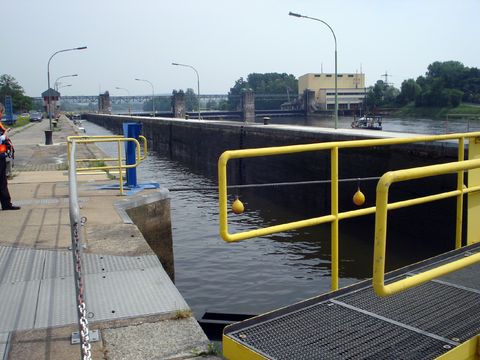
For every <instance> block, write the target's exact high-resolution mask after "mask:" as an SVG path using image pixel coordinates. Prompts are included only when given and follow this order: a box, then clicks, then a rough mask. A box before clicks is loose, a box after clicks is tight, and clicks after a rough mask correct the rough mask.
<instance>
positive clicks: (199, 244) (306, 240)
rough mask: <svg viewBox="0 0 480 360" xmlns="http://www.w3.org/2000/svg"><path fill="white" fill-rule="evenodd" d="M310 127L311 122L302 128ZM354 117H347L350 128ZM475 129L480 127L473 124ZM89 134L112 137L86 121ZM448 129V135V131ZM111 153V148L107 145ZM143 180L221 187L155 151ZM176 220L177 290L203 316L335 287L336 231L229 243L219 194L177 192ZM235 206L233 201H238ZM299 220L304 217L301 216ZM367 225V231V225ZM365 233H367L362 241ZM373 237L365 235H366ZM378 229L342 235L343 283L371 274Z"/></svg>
mask: <svg viewBox="0 0 480 360" xmlns="http://www.w3.org/2000/svg"><path fill="white" fill-rule="evenodd" d="M271 122H272V123H296V124H299V125H308V126H326V127H331V126H333V124H332V122H331V119H329V120H328V119H327V120H314V121H310V122H307V121H306V120H304V119H298V118H297V119H272V121H271ZM302 122H303V123H302ZM350 123H351V118H340V122H339V124H340V127H343V128H347V127H348V128H349V127H350ZM469 126H470V130H472V129H473V128H477V130H480V126H478V125H477V124H475V126H473V125H472V124H470V125H469ZM84 127H85V129H86V132H87V134H88V135H103V134H110V132H109V131H108V130H105V129H104V128H101V127H99V126H97V125H95V124H93V123H89V122H85V123H84ZM442 129H443V131H442ZM384 130H389V131H402V132H416V133H431V134H438V133H445V130H446V128H445V123H444V122H436V121H434V120H426V121H423V120H418V119H417V120H400V119H392V120H391V119H388V120H387V121H384ZM466 130H467V121H466V120H465V121H461V120H458V121H456V122H455V123H450V124H449V128H448V129H447V131H448V132H452V131H455V132H464V131H466ZM104 149H105V150H106V151H107V152H111V149H109V147H108V145H107V146H106V147H104ZM138 179H139V182H158V183H160V186H162V187H165V188H167V189H173V188H179V187H182V188H199V187H212V186H215V185H216V179H210V178H207V177H206V176H204V175H202V174H198V173H194V172H192V171H191V170H190V169H189V168H188V167H186V166H184V165H183V164H181V163H179V162H176V161H172V160H170V159H168V158H167V156H165V155H163V154H157V153H155V152H152V153H150V154H149V157H148V160H147V161H146V162H144V163H143V164H142V165H141V166H140V168H139V169H138ZM170 195H171V219H172V230H173V244H174V261H175V284H176V286H177V288H178V289H179V290H180V292H181V293H182V295H183V296H184V298H185V299H186V301H187V303H188V304H189V305H190V306H191V308H192V310H193V311H194V313H195V315H196V317H197V318H199V317H201V316H202V314H203V313H204V312H205V311H206V310H208V311H214V312H233V313H247V314H257V313H261V312H265V311H268V310H272V309H275V308H278V307H280V306H285V305H288V304H292V303H293V302H296V301H299V300H303V299H305V298H308V297H312V296H315V295H318V294H321V293H324V292H327V291H328V290H329V288H330V235H329V231H328V227H325V226H320V227H312V228H306V229H302V230H298V231H291V232H288V233H283V234H277V235H271V236H265V237H262V238H255V239H252V240H246V241H243V242H239V243H231V244H229V243H225V242H224V241H223V240H221V238H220V236H219V225H218V224H219V219H218V195H217V191H214V190H189V191H172V192H171V193H170ZM230 200H233V199H230ZM246 205H247V211H245V212H244V213H243V214H241V215H235V216H229V226H230V227H229V230H230V232H231V233H234V232H239V231H243V230H250V229H252V228H258V227H265V226H270V225H273V224H277V223H282V222H287V221H292V218H293V219H296V216H297V215H296V214H295V212H294V210H292V209H285V208H282V207H280V206H277V204H275V199H274V197H272V199H271V200H265V199H259V200H258V201H255V203H254V204H251V205H252V206H251V208H250V207H249V204H246ZM297 217H298V216H297ZM362 226H363V227H362ZM359 233H363V234H367V239H371V241H370V240H367V241H365V239H360V238H359V237H358V234H359ZM364 238H365V237H364ZM372 254H373V227H371V225H369V226H368V228H365V227H364V225H359V224H354V225H352V226H351V227H350V228H348V227H347V230H344V231H343V232H342V233H341V241H340V256H341V262H340V277H341V281H340V285H341V286H344V285H347V284H350V283H354V282H356V281H359V280H361V279H364V278H367V277H370V276H371V267H372ZM429 255H430V254H426V253H417V254H415V258H412V256H411V254H409V253H408V252H401V251H400V252H399V253H397V254H395V256H394V258H393V259H392V260H391V263H390V266H392V267H399V266H403V265H406V264H408V263H411V262H412V261H415V260H419V259H421V258H424V257H426V256H429Z"/></svg>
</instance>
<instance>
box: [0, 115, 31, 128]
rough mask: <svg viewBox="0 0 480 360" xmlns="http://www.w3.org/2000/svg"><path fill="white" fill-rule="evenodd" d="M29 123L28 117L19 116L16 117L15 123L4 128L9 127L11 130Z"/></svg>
mask: <svg viewBox="0 0 480 360" xmlns="http://www.w3.org/2000/svg"><path fill="white" fill-rule="evenodd" d="M29 123H30V116H19V117H17V121H15V124H12V125H5V127H7V128H8V127H10V128H12V129H14V128H19V127H22V126H25V125H27V124H29Z"/></svg>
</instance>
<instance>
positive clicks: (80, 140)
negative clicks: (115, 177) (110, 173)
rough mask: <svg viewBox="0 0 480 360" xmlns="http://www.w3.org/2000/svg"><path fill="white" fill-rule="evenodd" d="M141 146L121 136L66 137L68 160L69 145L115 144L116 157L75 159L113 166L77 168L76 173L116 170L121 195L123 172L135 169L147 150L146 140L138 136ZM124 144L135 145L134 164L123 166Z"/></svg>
mask: <svg viewBox="0 0 480 360" xmlns="http://www.w3.org/2000/svg"><path fill="white" fill-rule="evenodd" d="M138 138H139V139H140V140H141V142H142V145H143V149H142V146H141V145H140V142H139V141H138V140H137V139H134V138H125V137H123V136H121V135H96V136H81V135H80V136H69V137H67V153H68V158H69V159H70V151H71V150H70V147H71V143H72V142H75V143H77V144H94V143H117V157H108V158H81V159H75V162H76V163H79V162H86V163H90V164H91V163H98V162H101V163H108V162H113V163H114V165H102V166H89V167H77V172H81V171H91V170H117V171H118V173H119V182H120V193H121V194H122V195H123V194H124V192H123V172H124V170H126V169H130V168H135V167H137V166H138V165H139V164H140V163H141V162H142V161H143V160H145V159H146V157H147V153H148V148H147V139H146V138H145V137H144V136H142V135H140V136H139V137H138ZM126 142H133V143H134V144H135V163H134V164H128V165H127V164H125V163H124V162H125V160H126V159H125V158H124V157H123V156H122V154H123V152H122V144H124V143H126Z"/></svg>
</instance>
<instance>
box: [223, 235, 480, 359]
mask: <svg viewBox="0 0 480 360" xmlns="http://www.w3.org/2000/svg"><path fill="white" fill-rule="evenodd" d="M478 251H480V243H479V244H476V245H472V246H470V247H468V248H463V249H460V250H455V251H452V252H450V253H448V254H445V255H441V256H438V257H436V258H433V259H430V260H427V261H425V262H422V263H420V264H416V265H412V266H410V267H407V268H404V269H400V270H398V271H395V272H392V273H391V274H390V275H389V276H388V279H389V280H393V279H398V278H403V277H405V276H408V274H410V273H415V272H419V271H422V270H421V269H426V268H429V267H433V266H436V265H438V264H439V263H442V262H446V261H451V260H455V259H456V258H458V257H462V256H464V254H465V253H467V252H478ZM479 274H480V265H473V266H470V267H468V268H465V269H463V270H460V271H457V272H455V273H453V274H449V275H447V276H445V277H443V278H441V279H438V280H434V281H430V282H427V283H425V284H423V285H421V286H418V287H415V288H412V289H410V290H407V291H405V292H403V293H400V294H398V295H393V296H391V297H386V298H381V297H378V296H377V295H376V294H375V293H374V292H373V289H372V287H371V281H370V280H368V281H364V282H361V283H359V284H356V285H354V286H351V287H348V288H345V289H342V290H339V291H336V292H333V293H330V294H325V295H322V296H318V297H315V298H312V299H308V300H305V301H302V302H300V303H297V304H294V305H291V306H288V307H286V308H282V309H279V310H276V311H273V312H271V313H267V314H265V315H260V316H258V317H256V318H253V319H249V320H246V321H244V322H241V323H237V324H234V325H231V326H230V327H227V328H226V329H225V330H224V338H226V339H224V349H225V355H226V356H227V358H228V359H240V358H242V357H238V353H236V352H235V351H234V350H230V349H233V348H234V347H233V346H232V347H231V348H230V347H228V346H225V341H227V343H229V340H233V341H234V342H235V343H237V344H240V347H241V348H243V349H244V350H243V351H246V352H247V353H248V352H251V353H254V354H259V355H261V356H263V357H264V358H266V359H422V360H423V359H433V358H436V357H438V356H440V355H441V354H443V353H445V352H447V351H449V350H450V349H452V348H453V347H455V346H457V345H459V344H460V343H462V342H464V341H466V340H468V339H470V338H472V337H473V336H475V335H477V334H479V333H480V276H479ZM241 354H242V355H241V356H243V357H244V356H245V354H246V353H245V352H243V353H241ZM254 358H258V357H254Z"/></svg>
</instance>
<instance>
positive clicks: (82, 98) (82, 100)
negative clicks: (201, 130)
mask: <svg viewBox="0 0 480 360" xmlns="http://www.w3.org/2000/svg"><path fill="white" fill-rule="evenodd" d="M98 96H99V95H73V96H61V97H60V100H61V101H64V102H68V103H74V104H91V103H98ZM171 97H172V95H155V99H158V98H171ZM229 97H230V98H234V99H238V98H240V95H228V94H200V101H208V100H214V101H221V100H228V99H229ZM33 99H34V100H39V101H43V99H42V98H41V97H34V98H33ZM151 99H152V95H134V96H112V95H110V103H111V104H126V103H144V102H146V101H149V100H151ZM255 99H259V100H285V101H290V96H289V95H288V94H255Z"/></svg>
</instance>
